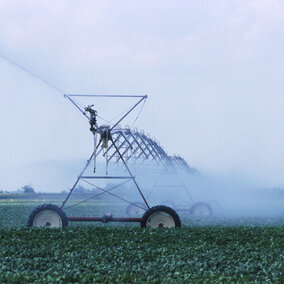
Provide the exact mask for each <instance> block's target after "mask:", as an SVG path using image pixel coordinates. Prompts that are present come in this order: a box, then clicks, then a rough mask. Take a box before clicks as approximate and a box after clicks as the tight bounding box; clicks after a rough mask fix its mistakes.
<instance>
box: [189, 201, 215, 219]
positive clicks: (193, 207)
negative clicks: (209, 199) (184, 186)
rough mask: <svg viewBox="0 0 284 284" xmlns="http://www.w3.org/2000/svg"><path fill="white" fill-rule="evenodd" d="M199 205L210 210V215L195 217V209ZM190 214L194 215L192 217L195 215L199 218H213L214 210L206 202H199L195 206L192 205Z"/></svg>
mask: <svg viewBox="0 0 284 284" xmlns="http://www.w3.org/2000/svg"><path fill="white" fill-rule="evenodd" d="M199 205H202V206H205V207H207V208H208V210H209V215H203V216H202V215H194V209H195V207H197V206H199ZM190 214H192V215H194V216H197V217H207V216H211V215H212V208H211V206H210V205H209V204H208V203H206V202H197V203H194V204H193V205H192V207H191V208H190Z"/></svg>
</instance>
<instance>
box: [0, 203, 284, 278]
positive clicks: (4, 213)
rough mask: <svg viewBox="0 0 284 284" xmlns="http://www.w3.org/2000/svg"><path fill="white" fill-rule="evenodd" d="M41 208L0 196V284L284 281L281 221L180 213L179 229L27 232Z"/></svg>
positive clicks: (89, 227)
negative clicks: (35, 211) (32, 213)
mask: <svg viewBox="0 0 284 284" xmlns="http://www.w3.org/2000/svg"><path fill="white" fill-rule="evenodd" d="M47 202H48V201H47ZM41 203H43V202H42V200H35V199H21V198H18V199H17V198H5V199H0V214H1V218H0V236H1V238H0V283H24V282H26V283H31V282H38V283H56V282H57V283H66V282H77V283H90V282H107V283H112V282H118V283H121V282H128V283H130V282H140V283H141V282H150V283H179V282H181V283H182V282H184V283H187V282H194V283H206V282H207V283H212V282H215V283H220V282H221V283H222V282H223V283H248V282H251V283H262V282H268V283H269V282H270V283H284V218H269V219H268V218H267V219H261V218H258V219H255V218H239V219H234V220H233V219H220V218H219V219H214V218H211V219H206V220H204V219H193V218H187V217H185V216H183V217H182V222H183V224H185V225H184V226H183V227H182V228H177V229H156V230H153V229H152V230H151V229H141V228H140V227H139V224H137V225H136V224H134V225H133V224H132V225H129V226H127V225H124V226H120V225H119V224H90V223H88V224H84V223H79V224H78V223H77V224H76V223H73V224H71V225H70V226H69V227H67V228H65V229H61V230H60V229H35V228H26V222H27V218H28V215H29V213H30V211H31V210H32V209H33V208H34V207H35V206H37V205H38V204H41ZM52 203H54V202H52ZM82 210H83V211H84V210H85V211H84V213H86V214H87V213H88V210H91V211H94V208H91V207H89V208H82ZM73 212H75V211H73ZM75 213H76V212H75Z"/></svg>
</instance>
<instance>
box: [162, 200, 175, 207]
mask: <svg viewBox="0 0 284 284" xmlns="http://www.w3.org/2000/svg"><path fill="white" fill-rule="evenodd" d="M162 204H163V205H166V206H168V207H170V208H175V207H176V205H175V203H174V202H173V201H171V200H165V201H163V202H162Z"/></svg>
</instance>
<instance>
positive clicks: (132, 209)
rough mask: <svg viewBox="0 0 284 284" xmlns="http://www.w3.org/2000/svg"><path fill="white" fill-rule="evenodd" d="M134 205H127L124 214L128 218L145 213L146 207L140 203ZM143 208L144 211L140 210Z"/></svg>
mask: <svg viewBox="0 0 284 284" xmlns="http://www.w3.org/2000/svg"><path fill="white" fill-rule="evenodd" d="M134 204H135V205H138V206H139V207H138V206H135V205H134ZM134 204H129V205H128V206H127V208H126V214H127V215H128V216H142V215H143V214H144V213H145V211H146V205H145V204H144V203H142V202H139V201H137V202H135V203H134ZM141 207H142V208H145V209H142V208H141Z"/></svg>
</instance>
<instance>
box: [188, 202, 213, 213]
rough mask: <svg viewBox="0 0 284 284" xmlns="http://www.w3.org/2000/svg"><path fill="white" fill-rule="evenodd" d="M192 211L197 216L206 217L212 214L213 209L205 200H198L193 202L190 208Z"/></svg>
mask: <svg viewBox="0 0 284 284" xmlns="http://www.w3.org/2000/svg"><path fill="white" fill-rule="evenodd" d="M190 213H191V214H192V215H194V216H197V217H205V216H210V215H212V209H211V207H210V206H209V204H207V203H205V202H198V203H195V204H193V206H192V207H191V209H190Z"/></svg>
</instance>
